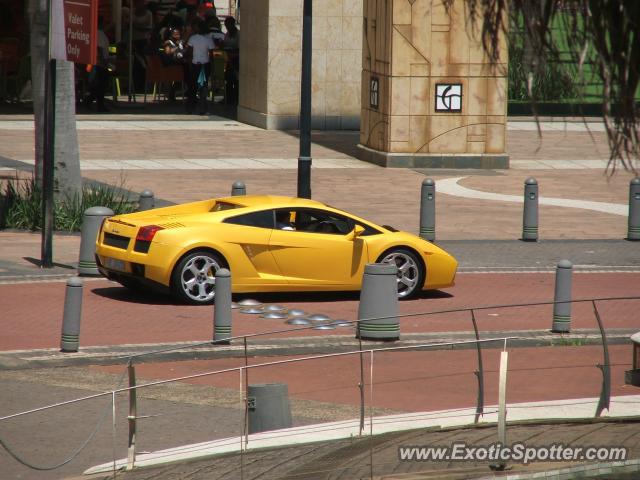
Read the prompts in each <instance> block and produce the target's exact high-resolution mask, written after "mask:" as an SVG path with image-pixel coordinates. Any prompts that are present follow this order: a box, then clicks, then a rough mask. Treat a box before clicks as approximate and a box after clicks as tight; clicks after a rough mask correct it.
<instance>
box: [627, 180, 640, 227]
mask: <svg viewBox="0 0 640 480" xmlns="http://www.w3.org/2000/svg"><path fill="white" fill-rule="evenodd" d="M627 240H640V177H636V178H634V179H633V180H631V182H630V183H629V229H628V230H627Z"/></svg>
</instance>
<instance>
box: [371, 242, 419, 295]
mask: <svg viewBox="0 0 640 480" xmlns="http://www.w3.org/2000/svg"><path fill="white" fill-rule="evenodd" d="M378 262H379V263H388V264H391V265H395V266H396V267H397V268H398V277H397V283H398V298H401V299H402V298H409V297H412V296H413V295H415V294H416V293H417V292H419V291H420V290H421V289H422V284H423V283H424V269H423V267H422V262H421V261H420V260H419V259H418V256H417V255H416V254H415V253H413V252H412V251H410V250H407V249H404V248H395V249H393V250H389V251H388V252H385V253H384V254H383V255H382V256H381V257H380V259H379V260H378Z"/></svg>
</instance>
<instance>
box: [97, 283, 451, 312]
mask: <svg viewBox="0 0 640 480" xmlns="http://www.w3.org/2000/svg"><path fill="white" fill-rule="evenodd" d="M91 292H92V293H95V294H96V295H99V296H101V297H103V298H108V299H111V300H115V301H118V302H128V303H137V304H144V305H177V306H179V305H186V304H184V303H181V302H179V301H177V300H175V299H174V297H172V296H170V295H166V294H162V293H156V292H153V291H150V290H141V291H134V290H130V289H128V288H126V287H100V288H94V289H92V290H91ZM452 296H453V295H451V294H450V293H447V292H443V291H441V290H427V291H424V292H420V293H419V294H418V295H417V296H416V297H414V298H411V299H407V300H402V302H403V303H404V302H414V301H419V300H425V299H430V298H451V297H452ZM248 298H250V299H253V300H258V301H259V302H261V303H265V304H271V303H285V304H286V303H332V302H348V301H352V302H354V301H355V302H357V301H359V300H360V292H273V293H238V294H234V295H233V300H234V301H235V302H239V301H241V300H244V299H248ZM207 307H208V305H207Z"/></svg>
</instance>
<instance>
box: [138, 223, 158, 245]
mask: <svg viewBox="0 0 640 480" xmlns="http://www.w3.org/2000/svg"><path fill="white" fill-rule="evenodd" d="M158 230H164V228H163V227H159V226H158V225H147V226H145V227H140V230H138V235H136V240H141V241H143V242H150V241H151V240H153V237H154V236H155V234H156V232H157V231H158Z"/></svg>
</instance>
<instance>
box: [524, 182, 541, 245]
mask: <svg viewBox="0 0 640 480" xmlns="http://www.w3.org/2000/svg"><path fill="white" fill-rule="evenodd" d="M522 240H524V241H528V242H535V241H537V240H538V182H537V181H536V179H535V178H533V177H530V178H527V179H526V180H525V182H524V209H523V214H522Z"/></svg>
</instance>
